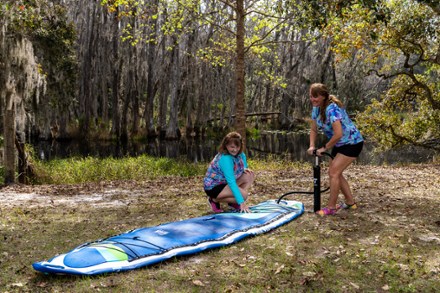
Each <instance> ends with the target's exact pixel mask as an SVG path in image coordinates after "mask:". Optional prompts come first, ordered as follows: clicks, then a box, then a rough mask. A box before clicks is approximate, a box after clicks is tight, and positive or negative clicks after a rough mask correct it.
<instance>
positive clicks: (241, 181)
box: [203, 132, 255, 213]
mask: <svg viewBox="0 0 440 293" xmlns="http://www.w3.org/2000/svg"><path fill="white" fill-rule="evenodd" d="M254 179H255V175H254V172H253V171H251V170H250V169H248V165H247V161H246V155H245V154H244V153H243V142H242V139H241V135H240V134H239V133H237V132H230V133H228V134H227V135H226V136H225V138H223V141H222V143H221V145H220V148H219V152H218V154H217V155H216V156H215V157H214V159H213V160H212V161H211V163H210V164H209V167H208V170H207V171H206V175H205V178H204V180H203V185H204V189H205V192H206V194H207V195H208V201H209V204H210V206H211V208H212V210H213V211H214V212H215V213H221V212H223V210H222V209H221V207H220V203H222V202H223V203H227V204H228V205H229V206H230V207H232V208H234V209H237V210H240V212H250V210H249V208H248V206H247V205H246V202H245V201H246V199H247V198H248V195H249V192H248V190H249V188H250V187H251V185H252V183H253V182H254Z"/></svg>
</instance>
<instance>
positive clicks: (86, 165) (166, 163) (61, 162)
mask: <svg viewBox="0 0 440 293" xmlns="http://www.w3.org/2000/svg"><path fill="white" fill-rule="evenodd" d="M35 168H36V170H37V175H38V176H39V177H37V178H35V180H36V183H46V184H73V183H85V182H99V181H103V180H107V181H108V180H144V179H147V178H156V177H158V176H185V177H187V176H194V175H197V174H202V172H204V168H205V166H203V165H202V164H193V163H190V162H187V161H182V160H175V159H171V158H154V157H151V156H148V155H141V156H139V157H127V158H122V159H116V158H104V159H100V158H94V157H86V158H69V159H57V160H52V161H49V162H45V161H37V162H36V163H35Z"/></svg>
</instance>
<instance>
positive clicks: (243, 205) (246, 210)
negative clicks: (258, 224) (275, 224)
mask: <svg viewBox="0 0 440 293" xmlns="http://www.w3.org/2000/svg"><path fill="white" fill-rule="evenodd" d="M240 213H252V212H251V210H250V209H249V207H248V206H247V204H246V203H245V202H243V203H241V205H240Z"/></svg>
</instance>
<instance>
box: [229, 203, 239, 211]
mask: <svg viewBox="0 0 440 293" xmlns="http://www.w3.org/2000/svg"><path fill="white" fill-rule="evenodd" d="M228 206H230V207H231V208H233V209H234V210H239V209H240V205H239V204H238V203H228Z"/></svg>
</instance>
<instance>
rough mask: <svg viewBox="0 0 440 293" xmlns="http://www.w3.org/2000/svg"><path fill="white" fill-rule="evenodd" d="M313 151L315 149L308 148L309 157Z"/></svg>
mask: <svg viewBox="0 0 440 293" xmlns="http://www.w3.org/2000/svg"><path fill="white" fill-rule="evenodd" d="M314 150H315V147H309V149H308V150H307V153H308V154H309V155H311V156H313V151H314Z"/></svg>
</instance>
